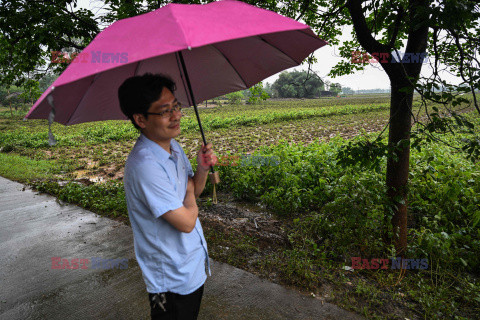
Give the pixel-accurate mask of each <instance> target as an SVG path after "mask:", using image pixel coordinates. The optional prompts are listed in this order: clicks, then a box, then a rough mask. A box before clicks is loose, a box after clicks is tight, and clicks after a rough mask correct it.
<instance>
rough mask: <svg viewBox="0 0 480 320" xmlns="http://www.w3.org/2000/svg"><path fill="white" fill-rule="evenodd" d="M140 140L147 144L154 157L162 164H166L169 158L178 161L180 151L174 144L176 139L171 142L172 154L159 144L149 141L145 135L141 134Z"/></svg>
mask: <svg viewBox="0 0 480 320" xmlns="http://www.w3.org/2000/svg"><path fill="white" fill-rule="evenodd" d="M138 139H139V140H140V141H141V142H142V143H143V144H145V145H146V146H147V148H148V149H150V150H151V151H152V153H153V154H154V156H155V157H156V158H157V159H158V160H160V161H161V162H166V161H167V160H168V159H169V158H171V159H173V160H176V159H178V154H179V150H178V149H177V144H176V143H174V141H175V140H174V139H171V140H170V150H171V151H172V154H170V153H168V152H167V151H166V150H165V149H163V148H162V147H160V146H159V145H158V143H156V142H154V141H152V140H150V139H148V138H147V137H146V136H145V135H144V134H143V133H141V134H140V137H139V138H138Z"/></svg>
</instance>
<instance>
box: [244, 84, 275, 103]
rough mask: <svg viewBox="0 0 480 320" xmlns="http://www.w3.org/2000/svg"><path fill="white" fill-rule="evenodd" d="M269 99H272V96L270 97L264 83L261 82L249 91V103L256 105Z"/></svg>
mask: <svg viewBox="0 0 480 320" xmlns="http://www.w3.org/2000/svg"><path fill="white" fill-rule="evenodd" d="M268 98H270V96H269V95H268V93H267V91H266V90H265V89H264V88H263V84H262V82H259V83H257V84H256V85H254V86H253V87H251V88H249V89H248V99H247V102H248V103H250V104H255V103H258V102H260V101H265V100H267V99H268Z"/></svg>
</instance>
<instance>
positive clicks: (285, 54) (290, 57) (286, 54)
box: [258, 35, 302, 65]
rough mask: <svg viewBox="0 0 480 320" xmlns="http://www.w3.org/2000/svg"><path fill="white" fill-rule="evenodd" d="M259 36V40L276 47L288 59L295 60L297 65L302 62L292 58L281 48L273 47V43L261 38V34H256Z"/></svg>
mask: <svg viewBox="0 0 480 320" xmlns="http://www.w3.org/2000/svg"><path fill="white" fill-rule="evenodd" d="M258 37H259V38H260V40H262V41H263V42H265V43H266V44H268V45H269V46H270V47H272V48H274V49H276V50H277V51H279V52H281V53H282V54H284V55H285V56H287V57H288V58H290V60H292V61H293V62H295V63H296V64H297V65H300V64H301V63H302V62H301V61H300V62H298V61H297V60H295V59H293V58H292V57H290V56H289V55H288V54H286V53H285V52H283V51H282V50H280V49H279V48H277V47H275V46H274V45H273V44H271V43H270V42H268V41H267V40H265V39H264V38H262V36H260V35H259V36H258Z"/></svg>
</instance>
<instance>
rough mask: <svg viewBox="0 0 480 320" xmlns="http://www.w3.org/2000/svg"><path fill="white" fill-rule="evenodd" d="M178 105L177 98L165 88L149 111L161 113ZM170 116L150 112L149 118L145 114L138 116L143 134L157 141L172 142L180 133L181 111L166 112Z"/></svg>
mask: <svg viewBox="0 0 480 320" xmlns="http://www.w3.org/2000/svg"><path fill="white" fill-rule="evenodd" d="M176 105H177V99H176V98H175V96H174V95H173V93H172V92H171V91H170V90H168V89H167V88H163V90H162V94H161V95H160V99H158V100H157V101H155V102H153V103H152V104H151V105H150V108H149V109H148V112H153V113H160V112H162V111H165V110H171V109H172V108H173V107H174V106H176ZM166 114H167V115H168V116H165V117H163V116H160V115H154V114H149V115H148V117H147V118H145V117H144V116H143V115H139V116H138V117H137V119H138V120H137V124H138V125H139V126H140V127H141V128H142V132H143V134H144V135H145V136H146V137H147V138H149V139H150V140H152V141H155V142H170V139H172V138H175V137H176V136H178V135H179V134H180V118H181V117H182V114H181V112H180V111H177V112H175V111H174V112H173V113H169V112H167V113H166Z"/></svg>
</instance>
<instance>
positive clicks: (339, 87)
mask: <svg viewBox="0 0 480 320" xmlns="http://www.w3.org/2000/svg"><path fill="white" fill-rule="evenodd" d="M330 91H332V92H335V94H339V93H340V92H342V85H341V84H340V83H332V84H331V85H330Z"/></svg>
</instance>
